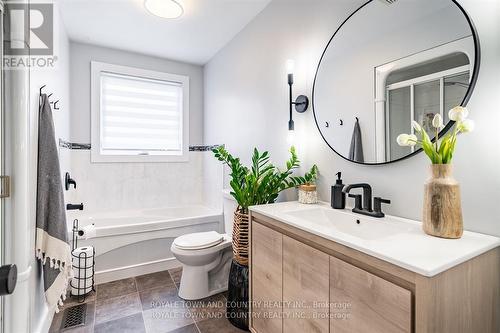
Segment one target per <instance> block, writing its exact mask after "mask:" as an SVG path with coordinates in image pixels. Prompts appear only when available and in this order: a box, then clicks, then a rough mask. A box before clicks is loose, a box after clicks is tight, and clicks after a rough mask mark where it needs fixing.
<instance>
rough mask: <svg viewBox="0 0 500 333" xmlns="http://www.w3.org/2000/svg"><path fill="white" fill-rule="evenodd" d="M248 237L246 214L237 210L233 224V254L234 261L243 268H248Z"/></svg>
mask: <svg viewBox="0 0 500 333" xmlns="http://www.w3.org/2000/svg"><path fill="white" fill-rule="evenodd" d="M248 236H249V232H248V214H245V213H242V212H241V210H240V209H237V210H236V211H235V212H234V222H233V254H234V260H235V261H236V262H237V263H238V264H240V265H244V266H248V245H249V240H248Z"/></svg>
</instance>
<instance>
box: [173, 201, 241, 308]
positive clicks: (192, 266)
mask: <svg viewBox="0 0 500 333" xmlns="http://www.w3.org/2000/svg"><path fill="white" fill-rule="evenodd" d="M236 206H237V205H236V201H235V200H234V199H233V198H232V197H231V196H230V195H229V193H228V192H225V193H224V197H223V209H224V231H225V234H219V233H218V232H215V231H208V232H198V233H192V234H186V235H182V236H180V237H177V238H176V239H175V240H174V242H173V243H172V247H171V250H172V253H173V254H174V256H175V257H176V258H177V260H179V262H180V263H182V277H181V285H180V288H179V297H181V298H183V299H185V300H197V299H202V298H205V297H208V296H211V295H214V294H217V293H220V292H223V291H226V290H227V281H228V278H229V268H230V267H231V260H232V258H233V251H232V247H231V235H232V232H233V213H234V211H235V209H236Z"/></svg>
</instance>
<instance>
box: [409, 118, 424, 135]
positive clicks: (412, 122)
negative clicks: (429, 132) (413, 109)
mask: <svg viewBox="0 0 500 333" xmlns="http://www.w3.org/2000/svg"><path fill="white" fill-rule="evenodd" d="M411 126H412V127H413V129H414V130H415V131H417V132H419V133H420V132H422V126H420V124H419V123H417V122H416V121H415V120H412V121H411Z"/></svg>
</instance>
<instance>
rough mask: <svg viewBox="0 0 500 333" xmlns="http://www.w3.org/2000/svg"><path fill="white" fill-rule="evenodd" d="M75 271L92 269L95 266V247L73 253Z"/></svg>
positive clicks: (80, 249)
mask: <svg viewBox="0 0 500 333" xmlns="http://www.w3.org/2000/svg"><path fill="white" fill-rule="evenodd" d="M72 261H73V271H75V272H76V270H77V269H85V268H87V269H88V268H91V267H92V266H93V265H94V247H92V246H82V247H78V248H76V249H74V250H73V252H72Z"/></svg>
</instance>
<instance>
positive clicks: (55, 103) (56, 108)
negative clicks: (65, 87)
mask: <svg viewBox="0 0 500 333" xmlns="http://www.w3.org/2000/svg"><path fill="white" fill-rule="evenodd" d="M57 103H59V100H57V101H55V102H54V110H59V107H58V106H57Z"/></svg>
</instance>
